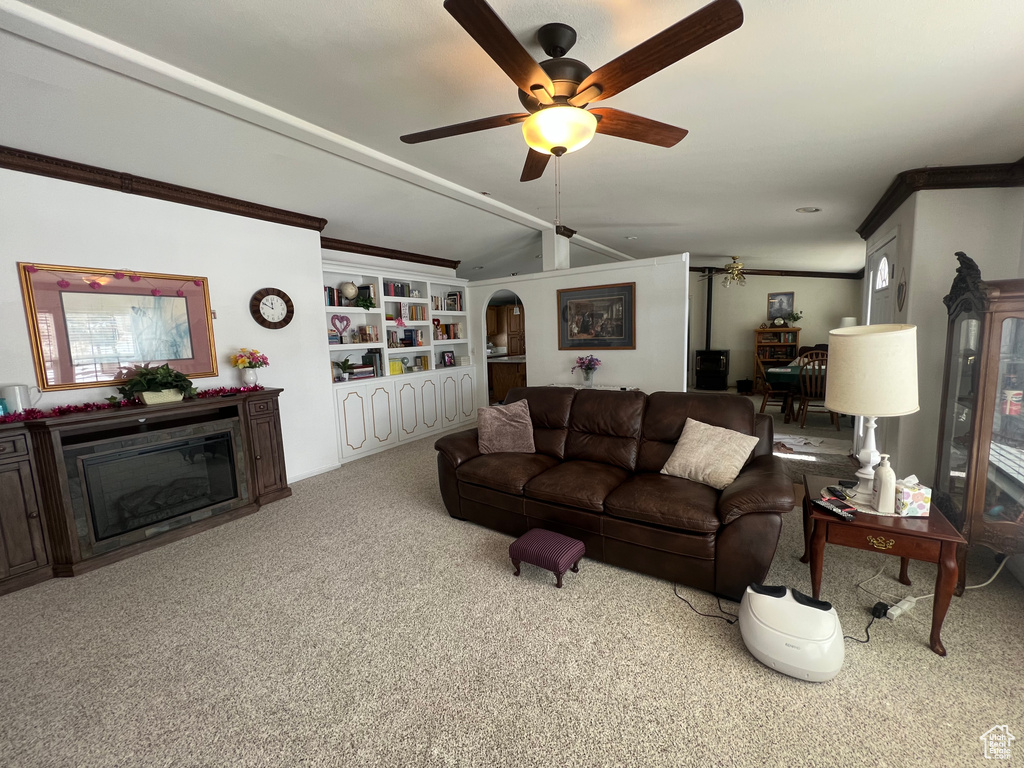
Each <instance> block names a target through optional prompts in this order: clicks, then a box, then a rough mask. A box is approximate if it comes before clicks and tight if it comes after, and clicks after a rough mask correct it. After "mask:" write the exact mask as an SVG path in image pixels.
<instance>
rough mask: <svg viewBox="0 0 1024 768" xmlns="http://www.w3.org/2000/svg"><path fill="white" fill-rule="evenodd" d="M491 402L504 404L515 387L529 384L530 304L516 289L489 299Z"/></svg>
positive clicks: (488, 377)
mask: <svg viewBox="0 0 1024 768" xmlns="http://www.w3.org/2000/svg"><path fill="white" fill-rule="evenodd" d="M484 322H485V329H484V335H485V336H486V338H487V347H486V348H487V401H488V402H489V403H492V404H493V403H500V402H503V401H504V400H505V395H506V394H508V390H510V389H511V388H512V387H525V386H526V307H525V306H524V305H523V302H522V300H521V299H520V298H519V295H518V294H516V293H514V292H513V291H508V290H500V291H495V292H494V293H493V294H492V295H491V298H490V299H488V301H487V309H486V317H485V321H484Z"/></svg>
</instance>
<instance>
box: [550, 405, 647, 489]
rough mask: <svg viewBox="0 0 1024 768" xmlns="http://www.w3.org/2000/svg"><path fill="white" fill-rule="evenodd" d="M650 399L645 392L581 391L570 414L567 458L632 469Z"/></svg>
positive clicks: (566, 448) (634, 464) (566, 445)
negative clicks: (648, 399) (647, 403)
mask: <svg viewBox="0 0 1024 768" xmlns="http://www.w3.org/2000/svg"><path fill="white" fill-rule="evenodd" d="M646 400H647V396H646V395H645V394H644V393H643V392H620V391H618V390H599V389H584V390H581V391H580V392H579V393H578V394H577V395H576V399H575V400H574V401H573V404H572V412H571V413H570V414H569V436H568V438H567V440H566V443H565V458H566V459H571V460H578V461H595V462H600V463H602V464H610V465H615V466H617V467H622V468H623V469H626V470H629V471H630V472H632V471H633V469H634V468H635V467H636V458H637V452H638V450H639V445H640V427H641V425H642V423H643V416H644V403H645V402H646Z"/></svg>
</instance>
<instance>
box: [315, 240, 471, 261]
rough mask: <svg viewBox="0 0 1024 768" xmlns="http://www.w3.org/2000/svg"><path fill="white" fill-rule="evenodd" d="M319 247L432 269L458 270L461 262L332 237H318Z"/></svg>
mask: <svg viewBox="0 0 1024 768" xmlns="http://www.w3.org/2000/svg"><path fill="white" fill-rule="evenodd" d="M320 247H321V248H325V249H327V250H329V251H347V252H348V253H361V254H363V255H364V256H379V257H380V258H382V259H394V260H395V261H407V262H410V263H412V264H428V265H430V266H432V267H444V268H445V269H458V268H459V264H461V263H462V262H461V261H454V260H452V259H442V258H440V257H438V256H424V255H423V254H421V253H409V252H408V251H398V250H395V249H394V248H382V247H381V246H379V245H368V244H367V243H354V242H352V241H351V240H338V239H337V238H334V237H324V236H323V235H321V236H320Z"/></svg>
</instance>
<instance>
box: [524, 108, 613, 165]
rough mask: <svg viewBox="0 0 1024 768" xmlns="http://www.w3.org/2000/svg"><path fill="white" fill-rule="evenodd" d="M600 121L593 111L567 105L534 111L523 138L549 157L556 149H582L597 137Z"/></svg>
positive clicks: (571, 150)
mask: <svg viewBox="0 0 1024 768" xmlns="http://www.w3.org/2000/svg"><path fill="white" fill-rule="evenodd" d="M596 130H597V118H596V117H594V115H592V114H591V113H590V112H588V111H587V110H585V109H580V108H579V107H571V106H569V105H568V104H564V105H558V106H554V107H548V108H547V109H542V110H540V111H538V112H534V113H533V114H532V115H530V116H529V117H528V118H526V120H525V121H524V122H523V138H524V139H526V143H527V144H529V145H530V147H531V148H533V149H535V150H537V151H538V152H543V153H544V154H546V155H550V154H552V152H551V150H552V149H554V148H555V147H563V148H564V149H565V151H566V152H575V151H576V150H577V149H582V148H583V147H585V146H587V144H589V143H590V140H591V139H592V138H594V132H595V131H596Z"/></svg>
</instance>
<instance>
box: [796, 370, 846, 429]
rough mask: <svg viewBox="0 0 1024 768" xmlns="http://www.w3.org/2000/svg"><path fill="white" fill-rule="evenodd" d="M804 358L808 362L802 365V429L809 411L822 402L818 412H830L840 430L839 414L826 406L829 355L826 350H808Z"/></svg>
mask: <svg viewBox="0 0 1024 768" xmlns="http://www.w3.org/2000/svg"><path fill="white" fill-rule="evenodd" d="M804 358H805V359H806V360H807V362H806V363H805V364H804V365H802V366H801V367H800V413H799V416H800V429H804V428H805V424H806V423H807V412H808V411H809V410H810V409H811V408H812V407H813V406H814V405H815V404H816V403H818V402H820V403H821V410H820V411H816V413H827V414H829V416H830V418H831V421H832V423H833V424H835V425H836V430H837V431H838V429H839V414H838V413H835V412H834V411H830V410H828V409H827V408H825V367H826V365H827V364H828V355H827V354H825V353H824V352H808V353H807V354H806V355H804ZM808 358H809V359H808Z"/></svg>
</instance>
